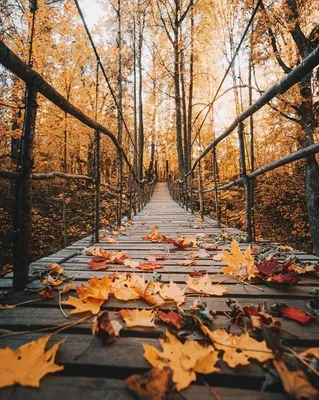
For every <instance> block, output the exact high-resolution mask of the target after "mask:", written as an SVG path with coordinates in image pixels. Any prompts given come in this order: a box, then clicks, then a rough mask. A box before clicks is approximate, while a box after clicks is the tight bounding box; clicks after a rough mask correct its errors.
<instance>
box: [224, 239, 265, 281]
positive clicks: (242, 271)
mask: <svg viewBox="0 0 319 400" xmlns="http://www.w3.org/2000/svg"><path fill="white" fill-rule="evenodd" d="M230 251H231V253H232V254H231V253H228V251H226V250H223V257H222V261H224V262H225V263H226V264H227V267H224V268H222V273H224V274H226V275H231V276H234V277H236V278H238V279H248V280H250V279H251V278H253V277H254V276H255V275H256V273H257V272H258V271H257V269H256V268H255V266H254V257H253V256H252V254H251V247H250V246H249V247H247V249H246V250H245V252H244V253H242V252H241V251H240V248H239V246H238V243H237V242H236V240H233V241H232V243H231V246H230Z"/></svg>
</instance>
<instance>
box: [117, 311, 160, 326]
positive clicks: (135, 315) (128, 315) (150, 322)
mask: <svg viewBox="0 0 319 400" xmlns="http://www.w3.org/2000/svg"><path fill="white" fill-rule="evenodd" d="M119 316H120V317H121V318H122V319H123V320H124V321H125V323H126V326H127V327H128V328H132V327H133V326H143V327H155V323H154V319H155V314H154V311H153V310H121V311H119Z"/></svg>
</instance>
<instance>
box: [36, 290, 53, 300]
mask: <svg viewBox="0 0 319 400" xmlns="http://www.w3.org/2000/svg"><path fill="white" fill-rule="evenodd" d="M53 292H54V291H53V289H52V288H46V289H43V290H39V291H38V295H39V296H40V297H42V299H46V300H52V299H54V296H53Z"/></svg>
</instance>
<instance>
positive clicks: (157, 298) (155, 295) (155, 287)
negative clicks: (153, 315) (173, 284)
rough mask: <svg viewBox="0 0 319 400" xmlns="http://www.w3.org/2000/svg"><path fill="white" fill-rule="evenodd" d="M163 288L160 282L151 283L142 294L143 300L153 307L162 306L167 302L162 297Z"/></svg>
mask: <svg viewBox="0 0 319 400" xmlns="http://www.w3.org/2000/svg"><path fill="white" fill-rule="evenodd" d="M161 288H162V284H161V283H160V282H154V281H149V282H148V284H147V285H146V287H145V289H144V292H143V293H142V294H141V298H142V299H143V300H144V301H146V303H148V304H150V305H152V306H161V305H163V304H165V302H166V301H165V300H164V299H163V297H162V296H161V295H160V290H161Z"/></svg>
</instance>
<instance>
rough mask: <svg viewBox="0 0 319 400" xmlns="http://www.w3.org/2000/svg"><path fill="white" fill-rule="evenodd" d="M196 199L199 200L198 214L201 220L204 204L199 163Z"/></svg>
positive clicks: (199, 165) (199, 164)
mask: <svg viewBox="0 0 319 400" xmlns="http://www.w3.org/2000/svg"><path fill="white" fill-rule="evenodd" d="M198 198H199V214H200V216H201V218H203V217H204V202H203V192H202V174H201V163H200V162H199V163H198Z"/></svg>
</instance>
